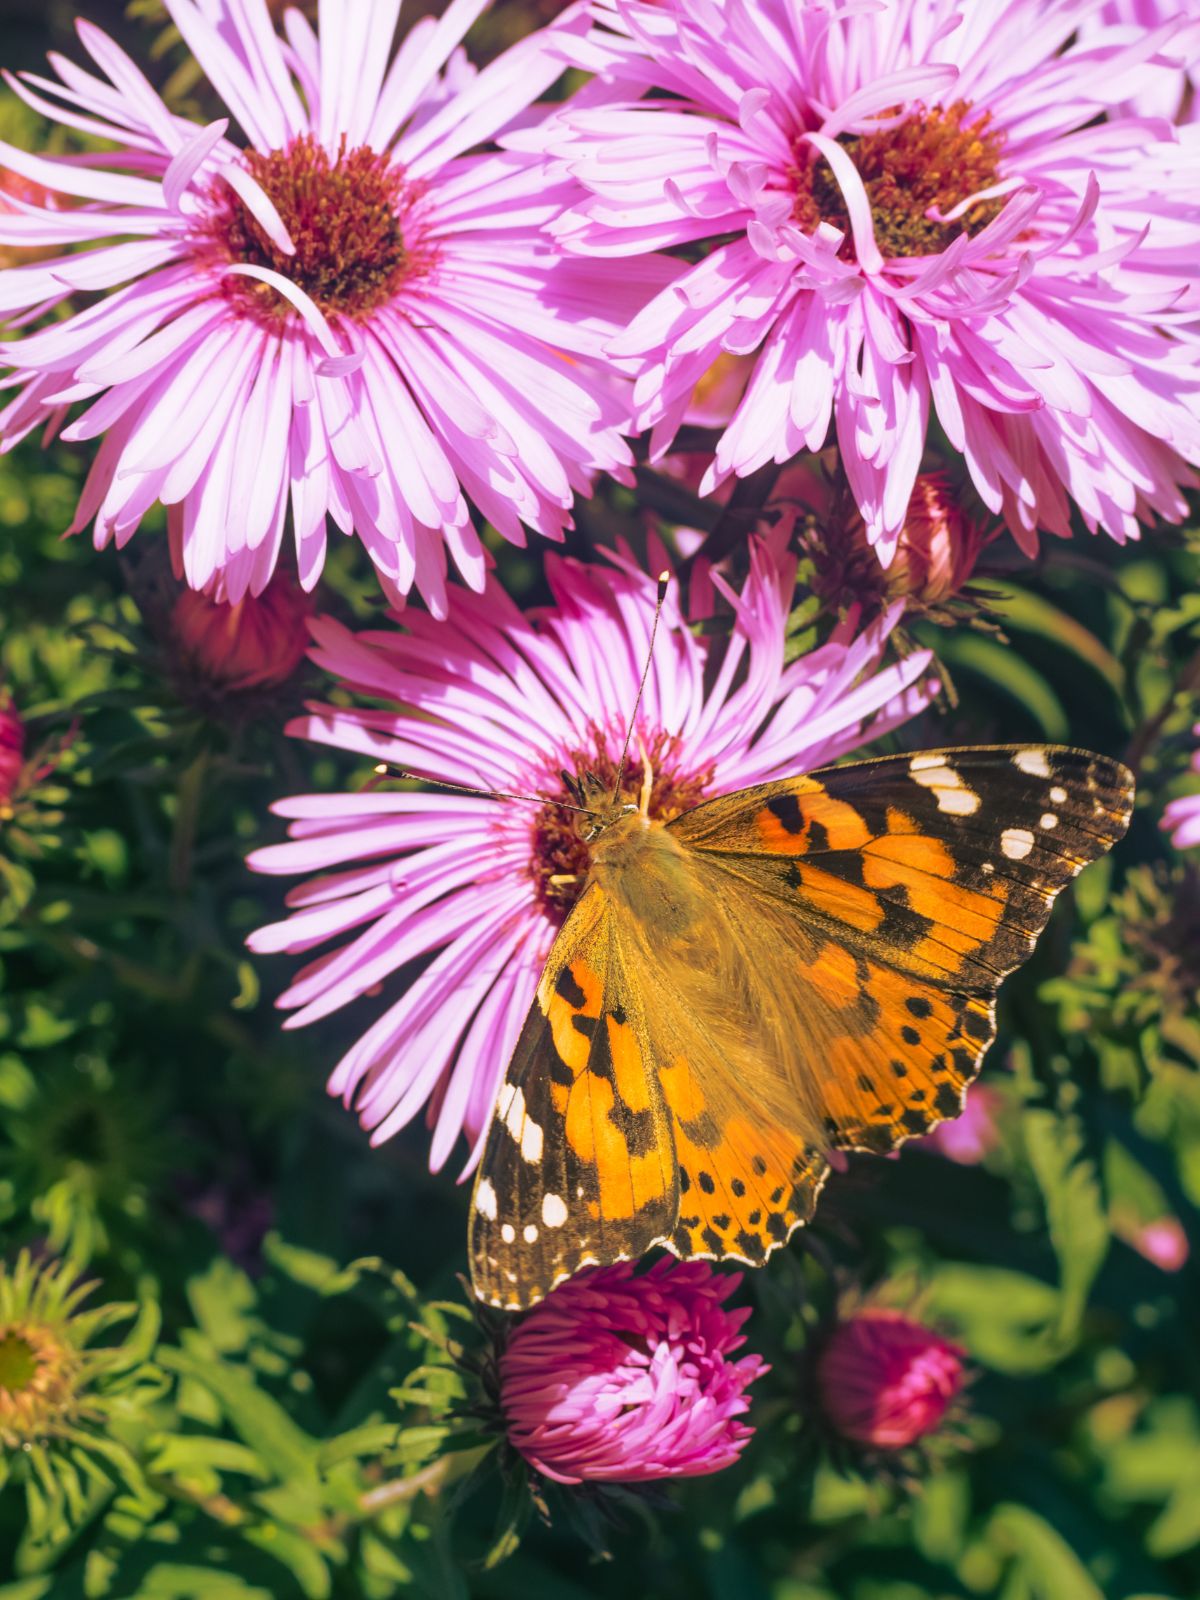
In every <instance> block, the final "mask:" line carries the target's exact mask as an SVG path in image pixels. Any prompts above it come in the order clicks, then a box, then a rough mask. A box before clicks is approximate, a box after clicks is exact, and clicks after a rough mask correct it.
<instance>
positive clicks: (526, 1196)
mask: <svg viewBox="0 0 1200 1600" xmlns="http://www.w3.org/2000/svg"><path fill="white" fill-rule="evenodd" d="M642 1039H643V1029H642V1025H641V1017H640V1014H639V1007H638V1005H637V1002H636V999H635V998H634V995H633V994H631V992H630V988H629V985H628V984H627V983H626V982H625V981H624V979H623V973H622V965H621V956H620V952H619V949H618V944H617V939H616V930H615V929H614V926H613V919H612V915H611V909H610V907H609V906H608V905H607V903H606V901H605V897H604V895H603V893H602V892H601V890H600V889H599V888H598V887H597V886H595V885H593V886H592V887H591V888H590V889H589V890H588V891H587V892H586V893H585V894H584V896H583V897H582V898H581V900H580V901H579V903H578V905H577V906H576V907H575V909H574V911H573V912H572V913H571V916H570V917H569V918H568V920H567V922H566V923H565V924H564V926H563V928H562V931H561V932H560V934H559V936H558V939H557V940H556V941H555V944H554V949H553V950H552V951H551V955H550V960H549V961H548V962H547V965H546V968H545V970H544V972H543V973H542V977H541V980H540V982H539V984H538V991H537V997H536V999H535V1001H534V1004H533V1006H532V1007H531V1008H530V1012H529V1016H528V1018H527V1019H526V1022H525V1026H524V1028H523V1029H522V1031H521V1036H520V1038H519V1040H518V1041H517V1047H516V1050H515V1051H514V1053H513V1058H512V1061H511V1062H510V1064H509V1067H508V1071H507V1072H506V1074H505V1079H504V1083H503V1085H502V1086H501V1090H500V1094H499V1097H498V1099H497V1102H496V1109H495V1112H494V1115H493V1119H492V1126H491V1130H490V1132H489V1134H488V1139H487V1143H486V1145H485V1148H484V1153H483V1160H482V1162H481V1164H480V1169H479V1175H478V1177H477V1178H476V1182H475V1191H474V1195H473V1197H472V1204H471V1222H470V1251H471V1274H472V1279H473V1281H474V1286H475V1292H476V1294H477V1295H478V1296H479V1298H480V1299H482V1300H485V1301H486V1302H487V1303H488V1304H490V1305H494V1306H499V1307H506V1308H509V1309H517V1308H520V1307H523V1306H528V1305H531V1304H532V1303H533V1302H534V1301H536V1300H540V1299H541V1298H542V1297H543V1296H544V1295H546V1294H547V1293H549V1291H550V1290H551V1289H552V1288H553V1287H554V1285H555V1284H556V1283H558V1282H560V1281H561V1280H562V1279H563V1278H566V1277H568V1276H569V1275H570V1274H571V1273H572V1272H576V1271H578V1269H579V1268H580V1267H582V1266H585V1265H588V1264H594V1263H597V1262H610V1261H618V1260H623V1259H633V1258H636V1257H637V1256H640V1255H642V1254H644V1252H645V1251H646V1250H648V1249H649V1248H650V1246H651V1245H652V1244H654V1243H656V1242H659V1243H661V1242H663V1240H664V1238H665V1236H666V1234H668V1233H669V1232H670V1230H671V1228H672V1227H673V1226H674V1223H675V1217H676V1213H677V1210H678V1185H677V1178H676V1165H675V1157H674V1153H673V1150H672V1146H671V1136H670V1130H669V1127H668V1122H667V1113H666V1110H665V1107H664V1105H663V1098H662V1090H661V1087H660V1084H659V1080H658V1076H657V1074H656V1073H655V1071H654V1070H653V1066H652V1064H651V1062H650V1060H649V1059H648V1056H647V1053H646V1049H645V1045H644V1043H643V1042H642Z"/></svg>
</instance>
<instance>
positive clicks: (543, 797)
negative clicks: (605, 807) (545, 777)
mask: <svg viewBox="0 0 1200 1600" xmlns="http://www.w3.org/2000/svg"><path fill="white" fill-rule="evenodd" d="M375 771H376V772H377V773H379V775H380V776H381V777H382V776H383V774H385V773H387V772H392V771H393V769H392V768H391V767H390V766H389V764H388V763H387V762H386V761H380V762H379V763H378V764H377V765H376V768H375ZM393 776H394V777H397V778H411V779H412V781H413V782H414V783H430V784H432V785H433V787H434V788H435V789H452V790H453V791H454V792H455V794H477V795H480V796H482V798H483V799H485V800H523V801H526V802H528V804H529V805H531V806H558V808H559V809H560V810H562V811H578V812H580V813H581V814H582V815H583V816H585V817H594V816H596V815H597V814H598V813H596V812H595V811H590V810H589V809H588V807H587V806H573V805H569V804H568V803H567V801H565V800H555V799H553V798H552V797H551V796H550V795H548V794H509V793H508V792H507V791H506V790H504V789H471V788H469V787H468V786H467V785H466V784H465V783H447V782H446V781H445V779H444V778H427V777H426V776H425V774H424V773H423V772H408V771H406V770H405V769H404V768H403V767H396V768H395V770H394V772H393Z"/></svg>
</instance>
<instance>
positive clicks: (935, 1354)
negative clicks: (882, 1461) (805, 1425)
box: [816, 1306, 965, 1450]
mask: <svg viewBox="0 0 1200 1600" xmlns="http://www.w3.org/2000/svg"><path fill="white" fill-rule="evenodd" d="M964 1359H965V1356H964V1352H963V1351H962V1350H960V1349H959V1347H958V1346H957V1345H955V1344H951V1343H950V1341H949V1340H947V1339H943V1338H942V1337H941V1336H940V1335H939V1334H937V1333H934V1331H933V1329H932V1328H926V1327H924V1326H923V1325H922V1324H921V1323H919V1322H914V1321H912V1320H911V1319H910V1318H908V1317H906V1316H903V1315H902V1314H901V1313H900V1312H899V1311H889V1310H886V1309H885V1308H883V1307H881V1306H874V1307H870V1306H869V1307H867V1308H866V1309H865V1310H862V1311H859V1312H857V1313H855V1314H854V1315H853V1316H850V1317H848V1318H846V1320H845V1321H843V1322H839V1323H838V1325H837V1327H836V1328H835V1329H834V1330H833V1333H832V1334H831V1335H830V1336H829V1339H828V1340H827V1342H826V1344H825V1346H824V1348H823V1349H822V1351H821V1353H820V1356H819V1357H818V1359H817V1369H816V1376H817V1389H818V1395H819V1400H820V1405H821V1409H822V1411H823V1412H824V1414H825V1417H826V1419H827V1421H828V1422H829V1424H830V1425H831V1427H832V1428H833V1430H834V1431H835V1432H836V1433H838V1434H840V1435H841V1437H842V1438H843V1439H848V1440H850V1441H851V1442H852V1443H853V1444H858V1445H864V1446H868V1447H871V1448H874V1449H877V1450H903V1449H904V1448H905V1447H906V1446H908V1445H911V1444H915V1443H916V1442H917V1440H918V1439H921V1438H923V1437H924V1436H925V1435H926V1434H928V1433H932V1432H933V1430H934V1429H935V1428H936V1427H937V1426H938V1424H939V1423H940V1422H941V1420H942V1418H943V1417H944V1416H945V1414H946V1411H947V1409H948V1407H949V1406H950V1404H951V1402H952V1401H953V1400H955V1399H956V1398H957V1397H958V1395H959V1393H960V1392H961V1390H962V1387H963V1381H964V1376H965V1373H964V1367H963V1362H964Z"/></svg>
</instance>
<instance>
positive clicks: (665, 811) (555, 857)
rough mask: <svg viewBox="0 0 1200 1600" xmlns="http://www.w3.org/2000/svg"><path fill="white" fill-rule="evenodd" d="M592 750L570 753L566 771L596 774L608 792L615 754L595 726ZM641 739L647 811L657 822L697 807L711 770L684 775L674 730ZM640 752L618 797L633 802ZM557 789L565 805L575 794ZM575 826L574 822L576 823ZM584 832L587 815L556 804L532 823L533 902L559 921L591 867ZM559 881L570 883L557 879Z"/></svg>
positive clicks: (639, 776) (636, 795)
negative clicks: (648, 781) (649, 780)
mask: <svg viewBox="0 0 1200 1600" xmlns="http://www.w3.org/2000/svg"><path fill="white" fill-rule="evenodd" d="M590 735H591V748H590V750H589V749H579V750H575V751H572V753H571V756H570V759H569V762H568V765H567V771H568V774H569V775H570V776H572V777H575V778H577V779H583V778H585V777H586V776H588V775H589V774H591V775H594V776H595V777H596V778H598V779H599V780H600V782H601V784H602V785H605V786H607V787H608V788H609V789H610V791H611V787H612V785H613V784H614V783H615V782H616V778H617V758H616V756H615V755H612V754H610V753H609V745H608V741H607V740H606V739H605V738H604V735H603V733H602V732H601V730H600V729H599V728H593V729H591V730H590ZM642 743H643V745H644V746H645V750H646V755H647V756H648V757H649V761H650V767H651V771H652V772H653V774H654V783H653V786H652V788H651V790H650V815H651V816H652V817H653V818H655V819H656V820H657V821H659V822H669V821H670V820H671V818H672V817H677V816H679V814H680V812H682V811H688V810H690V808H691V807H692V806H695V805H699V803H700V801H701V800H703V799H704V798H705V796H706V794H707V792H708V785H709V784H710V783H711V782H712V768H711V766H710V767H706V768H705V769H704V771H702V772H695V773H688V772H683V771H681V770H680V767H679V764H678V753H679V741H678V739H676V737H675V736H674V734H669V733H661V732H659V733H655V734H654V735H653V737H647V736H646V735H643V737H642ZM643 772H644V768H643V765H642V756H641V752H640V751H638V750H637V749H636V747H635V748H634V749H632V750H631V751H630V759H629V760H628V761H627V763H626V767H625V775H624V777H623V778H622V780H621V798H622V799H623V800H626V801H629V802H636V801H637V800H638V799H639V798H640V795H641V790H642V776H643ZM558 793H559V794H560V795H561V797H562V799H563V800H564V801H566V802H567V803H568V804H572V805H573V804H574V803H575V801H574V797H573V796H572V795H571V794H569V793H568V792H567V788H566V786H565V784H564V785H561V786H560V787H559V789H558ZM577 824H578V826H577ZM586 831H587V818H586V817H581V816H579V815H578V814H577V813H575V812H572V811H563V810H562V809H560V807H558V806H553V805H545V806H543V807H542V808H541V810H540V811H539V812H538V813H537V815H536V817H535V818H534V822H533V852H532V857H531V860H530V866H529V870H530V875H531V876H532V878H533V882H534V892H535V894H536V895H537V900H538V904H539V905H540V906H541V907H542V909H543V910H544V911H545V912H546V913H547V914H548V915H549V916H551V917H553V918H554V919H555V920H557V921H561V920H562V919H563V918H564V917H565V916H566V914H567V912H568V911H569V910H570V909H571V907H572V906H573V905H574V904H575V902H576V900H578V898H579V896H580V893H581V892H582V890H583V882H584V879H585V878H586V877H587V874H588V869H589V868H590V866H591V862H592V858H591V851H590V849H589V847H588V845H587V844H586V843H585V841H584V839H583V834H584V833H585V832H586ZM560 879H567V880H572V881H567V882H560V881H558V880H560Z"/></svg>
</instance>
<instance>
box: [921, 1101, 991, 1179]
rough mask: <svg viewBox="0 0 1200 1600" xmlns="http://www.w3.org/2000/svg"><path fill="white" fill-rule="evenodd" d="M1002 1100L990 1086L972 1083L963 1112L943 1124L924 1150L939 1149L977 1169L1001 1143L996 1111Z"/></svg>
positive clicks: (965, 1165)
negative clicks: (985, 1157)
mask: <svg viewBox="0 0 1200 1600" xmlns="http://www.w3.org/2000/svg"><path fill="white" fill-rule="evenodd" d="M1000 1105H1001V1097H1000V1095H999V1094H997V1092H996V1090H995V1089H993V1088H990V1087H989V1085H987V1084H986V1083H975V1084H972V1085H971V1087H970V1089H968V1090H967V1095H966V1100H965V1101H964V1104H963V1109H962V1112H961V1114H960V1115H959V1116H957V1117H954V1118H952V1119H951V1121H949V1122H941V1123H939V1124H938V1126H937V1127H936V1128H935V1129H934V1130H933V1132H932V1133H931V1134H928V1135H927V1136H926V1138H925V1140H924V1148H925V1149H927V1150H936V1151H937V1152H938V1154H939V1155H943V1156H945V1157H946V1158H947V1160H950V1161H957V1162H958V1164H959V1165H960V1166H963V1167H973V1166H977V1165H978V1163H979V1162H981V1161H982V1160H983V1158H984V1156H986V1155H987V1154H988V1153H989V1151H991V1150H994V1149H995V1148H996V1146H997V1144H999V1142H1000V1130H999V1129H998V1128H997V1126H996V1112H997V1111H998V1109H999V1107H1000Z"/></svg>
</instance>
